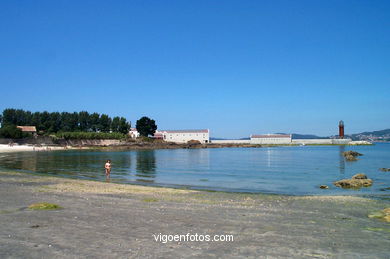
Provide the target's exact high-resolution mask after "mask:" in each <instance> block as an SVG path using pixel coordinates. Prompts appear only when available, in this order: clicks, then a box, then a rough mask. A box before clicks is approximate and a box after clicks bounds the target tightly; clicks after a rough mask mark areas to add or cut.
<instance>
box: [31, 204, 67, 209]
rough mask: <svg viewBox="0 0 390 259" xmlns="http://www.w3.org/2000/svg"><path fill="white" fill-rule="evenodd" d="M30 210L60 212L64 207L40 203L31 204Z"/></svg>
mask: <svg viewBox="0 0 390 259" xmlns="http://www.w3.org/2000/svg"><path fill="white" fill-rule="evenodd" d="M28 208H29V209H31V210H58V209H61V208H62V207H61V206H59V205H57V204H54V203H48V202H40V203H34V204H31V205H30V206H28Z"/></svg>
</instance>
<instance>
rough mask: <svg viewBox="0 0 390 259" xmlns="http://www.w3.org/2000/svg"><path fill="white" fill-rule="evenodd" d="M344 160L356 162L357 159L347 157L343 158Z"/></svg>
mask: <svg viewBox="0 0 390 259" xmlns="http://www.w3.org/2000/svg"><path fill="white" fill-rule="evenodd" d="M345 160H347V161H357V158H356V157H354V156H351V155H348V156H346V157H345Z"/></svg>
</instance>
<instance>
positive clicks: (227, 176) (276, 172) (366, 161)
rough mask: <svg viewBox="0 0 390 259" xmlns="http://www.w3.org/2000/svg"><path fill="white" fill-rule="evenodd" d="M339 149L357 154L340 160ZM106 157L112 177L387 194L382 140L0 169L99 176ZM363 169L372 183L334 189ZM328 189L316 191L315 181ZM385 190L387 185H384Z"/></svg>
mask: <svg viewBox="0 0 390 259" xmlns="http://www.w3.org/2000/svg"><path fill="white" fill-rule="evenodd" d="M347 150H354V151H358V152H360V153H363V154H364V156H362V157H359V160H358V161H356V162H346V161H345V160H344V158H343V156H342V155H341V153H342V152H344V151H347ZM107 159H111V160H112V165H113V170H112V173H111V181H112V182H120V183H134V184H145V185H157V186H171V187H188V188H194V189H209V190H224V191H238V192H259V193H276V194H288V195H313V194H323V195H330V194H332V195H334V194H348V195H351V194H353V195H370V196H375V197H381V198H385V199H386V198H390V188H389V187H390V172H381V171H379V168H382V167H390V144H389V143H378V144H376V145H373V146H345V147H344V146H294V147H270V148H221V149H174V150H143V151H134V150H132V151H75V150H70V151H53V152H20V153H4V154H0V168H1V169H3V170H6V169H12V170H20V171H27V172H37V173H44V174H50V175H59V176H64V177H72V178H82V179H92V180H99V181H104V180H105V175H104V169H103V166H104V163H105V160H107ZM356 173H365V174H367V175H368V176H369V178H371V179H373V180H374V185H373V186H372V187H368V188H361V189H359V190H345V189H341V188H337V187H334V186H333V185H332V183H333V182H334V181H336V180H340V179H344V178H350V177H351V176H352V175H354V174H356ZM323 184H325V185H328V186H329V187H330V189H327V190H322V189H319V185H323ZM386 188H389V189H386Z"/></svg>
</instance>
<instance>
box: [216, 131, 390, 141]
mask: <svg viewBox="0 0 390 259" xmlns="http://www.w3.org/2000/svg"><path fill="white" fill-rule="evenodd" d="M275 134H286V133H275ZM291 135H292V138H293V139H329V138H337V137H338V136H329V137H319V136H317V135H312V134H297V133H293V134H291ZM345 137H346V138H351V139H352V140H368V141H390V129H385V130H377V131H371V132H362V133H357V134H352V135H346V136H345ZM210 139H211V140H226V138H210ZM239 139H240V140H247V139H250V138H249V137H245V138H239Z"/></svg>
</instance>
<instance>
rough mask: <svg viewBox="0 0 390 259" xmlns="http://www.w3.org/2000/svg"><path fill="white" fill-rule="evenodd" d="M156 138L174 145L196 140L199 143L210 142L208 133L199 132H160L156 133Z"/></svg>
mask: <svg viewBox="0 0 390 259" xmlns="http://www.w3.org/2000/svg"><path fill="white" fill-rule="evenodd" d="M155 137H156V138H162V139H163V140H164V141H168V142H175V143H187V142H188V141H190V140H197V141H199V142H200V143H209V142H210V131H209V130H208V129H201V130H161V131H156V133H155Z"/></svg>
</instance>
